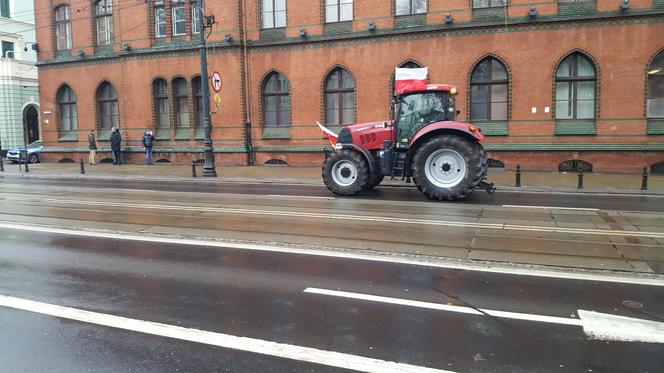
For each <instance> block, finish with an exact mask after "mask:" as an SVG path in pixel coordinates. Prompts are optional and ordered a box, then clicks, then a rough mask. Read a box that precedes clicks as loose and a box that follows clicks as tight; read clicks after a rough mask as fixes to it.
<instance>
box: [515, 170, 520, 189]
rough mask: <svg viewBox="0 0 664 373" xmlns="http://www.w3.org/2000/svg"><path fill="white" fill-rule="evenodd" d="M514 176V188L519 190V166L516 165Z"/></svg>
mask: <svg viewBox="0 0 664 373" xmlns="http://www.w3.org/2000/svg"><path fill="white" fill-rule="evenodd" d="M514 175H516V182H515V183H514V186H515V187H517V188H521V165H516V172H515V173H514Z"/></svg>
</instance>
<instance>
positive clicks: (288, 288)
mask: <svg viewBox="0 0 664 373" xmlns="http://www.w3.org/2000/svg"><path fill="white" fill-rule="evenodd" d="M0 236H2V237H3V240H2V242H0V268H2V270H1V271H0V294H2V295H11V296H13V297H17V298H21V299H28V300H34V301H40V302H46V303H50V304H57V305H61V306H67V307H72V308H76V309H82V310H89V311H94V312H97V313H101V314H111V315H117V316H123V317H128V318H132V319H138V320H146V321H153V322H159V323H164V324H168V325H176V326H181V327H186V328H195V329H200V330H205V331H211V332H216V333H225V334H229V335H234V336H240V337H249V338H254V339H259V340H264V341H272V342H279V343H283V344H286V345H295V346H304V347H310V348H315V349H319V350H327V351H335V352H340V353H344V354H349V355H355V356H362V357H366V358H374V359H379V360H385V361H391V362H399V363H404V364H409V365H411V366H415V367H429V368H436V369H441V370H449V371H456V372H487V371H491V372H494V371H496V372H498V371H501V372H550V371H565V372H616V371H619V372H658V371H660V370H661V367H662V366H664V344H662V343H643V342H620V341H613V340H592V339H589V337H588V336H587V335H586V334H584V329H583V328H582V327H581V326H578V325H565V324H560V323H556V322H550V321H547V322H537V321H532V320H523V319H519V318H505V317H495V316H491V315H485V314H482V313H480V314H466V313H458V312H446V311H443V310H437V309H427V308H420V307H413V306H411V305H404V304H392V303H384V302H376V301H372V300H366V299H350V298H345V297H338V296H330V295H326V294H319V293H310V292H305V289H311V288H315V289H330V290H335V291H344V292H349V293H354V294H366V295H374V296H382V297H390V298H398V299H402V300H409V301H420V302H426V303H433V304H442V305H452V306H454V305H455V306H460V307H467V308H470V309H482V310H483V312H487V311H486V310H500V311H508V312H513V313H518V314H534V315H544V316H550V317H555V318H560V319H564V320H573V322H574V321H577V320H578V318H579V315H580V312H579V310H590V311H596V312H600V313H606V314H611V315H620V316H626V317H630V318H637V319H639V320H650V321H657V322H664V287H661V286H644V285H635V284H621V283H610V282H595V281H582V280H569V279H556V278H542V277H533V276H523V275H510V274H495V273H485V272H481V271H465V270H451V269H440V268H438V269H437V268H431V267H427V266H413V265H406V264H397V263H377V262H370V261H361V260H348V259H344V258H328V257H320V256H309V255H293V254H285V253H273V252H248V251H246V250H234V249H223V250H220V249H219V248H214V247H205V246H202V247H201V246H187V245H181V244H167V243H160V242H136V241H131V240H111V239H104V238H94V237H88V238H81V237H75V236H71V235H66V234H49V233H39V232H32V233H31V234H29V235H26V234H25V232H21V231H15V230H7V229H1V230H0ZM625 301H634V302H638V305H640V308H632V307H628V306H626V305H625V303H623V302H625ZM626 304H631V303H629V302H626ZM661 325H664V324H661ZM0 329H1V330H2V331H3V332H2V333H0V348H1V349H2V351H3V354H2V357H0V360H3V364H2V366H3V367H4V368H3V369H9V370H8V371H13V372H20V371H44V370H43V367H49V368H48V371H49V372H65V371H67V372H71V371H100V372H117V371H146V372H166V371H188V372H211V371H231V372H248V371H275V372H302V371H313V372H337V371H344V370H342V369H339V368H334V367H329V366H325V365H320V364H315V363H310V362H301V361H297V360H291V359H284V358H277V357H273V356H269V355H261V354H251V353H247V352H243V351H238V350H235V349H229V348H218V347H213V346H208V345H204V344H197V343H191V342H184V341H179V340H176V339H170V338H163V337H159V336H153V335H148V334H143V333H136V332H129V331H125V330H118V329H113V328H108V327H101V326H96V325H91V324H89V323H83V322H78V321H70V320H65V319H61V318H54V317H52V316H46V315H40V314H36V313H29V312H25V311H19V310H16V309H11V308H3V307H0ZM41 351H43V352H41Z"/></svg>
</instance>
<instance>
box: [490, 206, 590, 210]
mask: <svg viewBox="0 0 664 373" xmlns="http://www.w3.org/2000/svg"><path fill="white" fill-rule="evenodd" d="M502 206H503V207H511V208H523V209H546V210H576V211H599V209H596V208H589V207H556V206H528V205H502Z"/></svg>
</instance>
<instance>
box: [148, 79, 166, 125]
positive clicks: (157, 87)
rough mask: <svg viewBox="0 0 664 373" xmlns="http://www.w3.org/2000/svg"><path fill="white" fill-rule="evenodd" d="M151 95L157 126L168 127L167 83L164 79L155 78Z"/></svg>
mask: <svg viewBox="0 0 664 373" xmlns="http://www.w3.org/2000/svg"><path fill="white" fill-rule="evenodd" d="M152 96H153V98H154V114H155V122H156V125H157V128H168V127H170V112H169V108H168V83H166V80H164V79H155V81H154V82H152Z"/></svg>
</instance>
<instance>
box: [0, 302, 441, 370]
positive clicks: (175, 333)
mask: <svg viewBox="0 0 664 373" xmlns="http://www.w3.org/2000/svg"><path fill="white" fill-rule="evenodd" d="M0 306H3V307H8V308H13V309H18V310H23V311H29V312H35V313H39V314H43V315H50V316H55V317H60V318H63V319H68V320H75V321H80V322H84V323H89V324H95V325H102V326H106V327H111V328H116V329H123V330H129V331H134V332H139V333H145V334H151V335H157V336H161V337H166V338H174V339H179V340H183V341H190V342H197V343H203V344H206V345H212V346H218V347H223V348H230V349H234V350H240V351H248V352H252V353H257V354H262V355H269V356H275V357H279V358H285V359H291V360H298V361H305V362H310V363H315V364H323V365H328V366H333V367H338V368H343V369H353V370H357V371H361V372H376V373H388V372H409V373H410V372H412V373H446V372H447V373H453V372H451V371H448V370H440V369H434V368H427V367H422V366H417V365H410V364H403V363H397V362H393V361H386V360H380V359H374V358H369V357H364V356H358V355H352V354H346V353H341V352H334V351H327V350H319V349H316V348H311V347H303V346H297V345H290V344H285V343H277V342H272V341H266V340H262V339H256V338H247V337H239V336H234V335H230V334H222V333H215V332H210V331H205V330H199V329H191V328H183V327H180V326H175V325H169V324H162V323H156V322H152V321H145V320H138V319H131V318H127V317H122V316H115V315H109V314H104V313H99V312H91V311H86V310H82V309H77V308H70V307H63V306H58V305H54V304H49V303H42V302H36V301H32V300H28V299H21V298H15V297H9V296H5V295H0Z"/></svg>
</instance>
